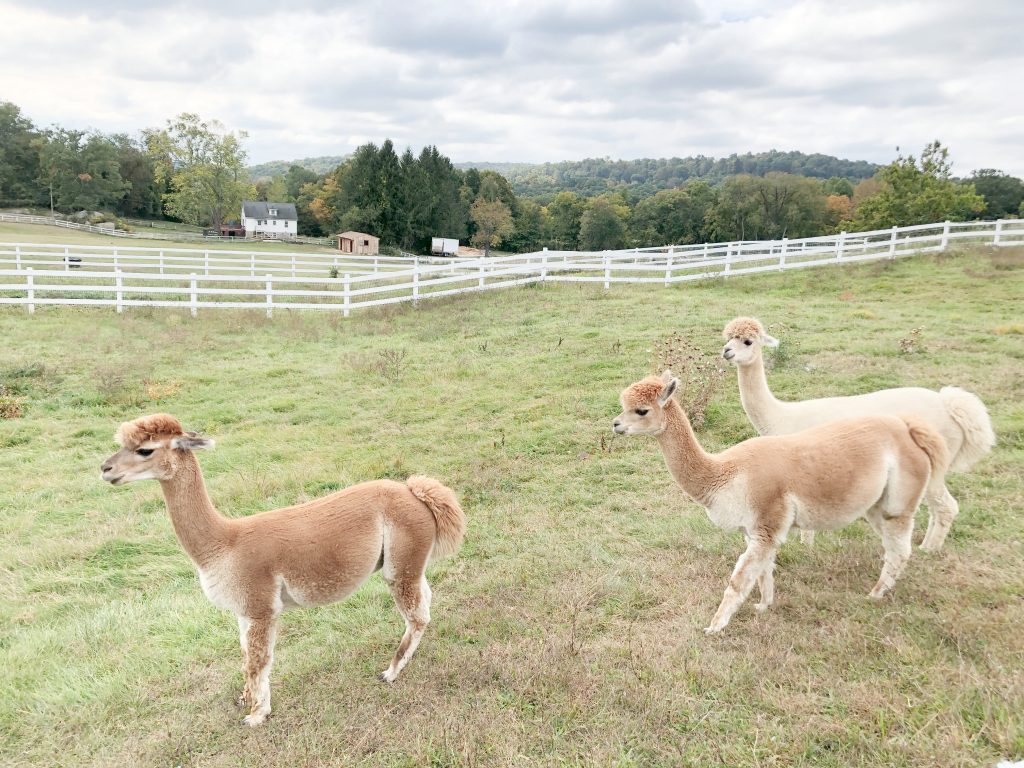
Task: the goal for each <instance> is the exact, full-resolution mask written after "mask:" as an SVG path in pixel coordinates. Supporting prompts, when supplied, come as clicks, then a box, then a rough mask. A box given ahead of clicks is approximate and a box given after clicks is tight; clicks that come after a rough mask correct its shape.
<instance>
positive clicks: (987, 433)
mask: <svg viewBox="0 0 1024 768" xmlns="http://www.w3.org/2000/svg"><path fill="white" fill-rule="evenodd" d="M723 335H724V336H725V348H724V349H723V350H722V357H724V358H725V359H726V360H728V361H730V362H732V363H733V364H735V366H736V373H737V376H738V378H739V384H740V400H741V401H742V403H743V410H744V411H746V413H747V417H748V418H749V419H750V423H751V424H753V425H754V429H756V430H757V432H758V434H760V435H788V434H791V433H793V432H799V431H800V430H802V429H807V428H808V427H815V426H817V425H819V424H825V423H827V422H829V421H835V420H836V419H849V418H853V417H856V416H874V415H879V414H890V415H893V416H898V415H900V414H904V413H907V414H913V415H915V416H918V417H920V418H921V419H923V420H924V421H926V422H927V423H928V424H930V425H931V426H932V428H934V429H935V430H936V431H937V432H938V433H939V434H941V435H942V437H943V439H944V440H945V441H946V445H947V446H948V447H949V455H950V469H951V470H954V471H960V472H963V471H966V470H967V469H969V468H970V467H971V465H973V464H974V463H975V462H976V461H978V459H980V458H981V457H982V456H984V455H985V454H986V453H988V452H989V451H991V450H992V446H994V445H995V442H996V436H995V433H994V432H993V431H992V422H991V420H990V419H989V416H988V411H986V410H985V405H984V403H982V402H981V400H980V399H979V398H978V396H977V395H974V394H972V393H970V392H967V391H965V390H963V389H960V388H959V387H943V388H942V389H940V390H939V391H938V392H936V391H934V390H931V389H925V388H923V387H897V388H894V389H882V390H879V391H877V392H868V393H866V394H863V395H852V396H848V397H823V398H819V399H816V400H798V401H793V402H784V401H781V400H776V399H775V396H774V395H773V394H772V393H771V390H769V389H768V381H767V379H766V378H765V375H764V361H763V359H762V352H761V349H762V347H764V346H769V347H774V346H778V344H779V342H778V341H776V340H775V339H773V338H772V337H771V336H769V335H768V334H767V333H765V330H764V326H762V325H761V323H760V322H759V321H757V320H755V319H754V318H752V317H737V318H736V319H735V320H732V321H731V322H730V323H729V324H728V325H726V326H725V330H724V332H723ZM925 503H926V504H927V505H928V530H927V531H926V532H925V535H924V539H923V540H922V541H921V549H923V550H926V551H936V550H938V549H939V548H940V547H942V543H943V542H944V541H945V540H946V534H948V533H949V529H950V527H951V526H952V525H953V518H955V517H956V515H957V512H959V510H960V507H959V505H958V504H957V501H956V499H954V498H953V496H952V495H951V494H950V493H949V490H948V489H947V488H946V486H945V484H943V485H935V484H933V485H931V486H930V487H929V492H928V493H927V495H926V496H925ZM800 536H801V539H802V540H803V541H804V542H805V543H807V544H810V543H812V542H813V541H814V532H813V531H801V533H800Z"/></svg>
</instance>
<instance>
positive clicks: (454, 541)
mask: <svg viewBox="0 0 1024 768" xmlns="http://www.w3.org/2000/svg"><path fill="white" fill-rule="evenodd" d="M405 484H406V486H408V488H409V490H410V491H411V492H412V495H413V496H415V497H416V498H417V499H419V500H420V501H422V502H423V503H424V504H426V505H427V509H429V510H430V511H431V513H433V515H434V522H435V524H436V525H437V533H436V534H435V536H434V550H433V551H432V552H431V553H430V559H431V560H437V559H438V558H441V557H447V556H448V555H454V554H455V553H456V552H458V551H459V547H460V546H462V537H463V536H464V535H465V533H466V515H465V513H464V512H463V511H462V507H460V506H459V500H458V499H457V498H455V492H454V491H453V490H452V489H451V488H449V487H447V486H445V485H442V484H441V483H440V482H438V481H437V480H435V479H434V478H432V477H425V476H423V475H413V476H412V477H410V478H409V479H408V480H406V481H405Z"/></svg>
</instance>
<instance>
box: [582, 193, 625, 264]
mask: <svg viewBox="0 0 1024 768" xmlns="http://www.w3.org/2000/svg"><path fill="white" fill-rule="evenodd" d="M628 216H629V206H627V205H626V203H625V201H624V200H622V198H620V197H617V196H610V195H602V196H601V197H595V198H593V199H591V200H590V202H589V203H588V204H587V209H586V210H585V211H584V212H583V217H582V218H581V219H580V247H581V248H582V249H583V250H585V251H604V250H609V249H613V248H624V247H625V245H626V219H627V217H628Z"/></svg>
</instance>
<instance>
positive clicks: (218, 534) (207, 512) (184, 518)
mask: <svg viewBox="0 0 1024 768" xmlns="http://www.w3.org/2000/svg"><path fill="white" fill-rule="evenodd" d="M160 487H161V489H162V490H163V492H164V500H165V501H166V502H167V511H168V513H170V516H171V524H172V525H173V526H174V533H175V534H176V535H177V537H178V541H179V542H181V546H182V548H183V549H184V550H185V552H186V553H187V554H188V556H189V557H190V558H192V561H193V562H194V563H195V564H196V565H197V566H199V567H200V568H202V567H204V566H205V565H207V564H208V563H209V562H210V561H211V560H213V559H214V558H215V557H216V556H217V555H218V554H219V553H220V552H221V551H222V550H223V548H224V545H225V542H226V540H227V535H228V528H229V523H228V521H227V520H226V519H225V518H223V517H221V515H220V514H219V513H218V512H217V510H216V509H215V508H214V506H213V502H211V501H210V497H209V496H208V495H207V493H206V484H205V483H204V482H203V472H202V470H201V469H200V468H199V462H198V461H197V460H196V457H195V456H194V455H193V454H192V453H191V452H185V455H184V456H183V457H182V458H181V464H180V466H179V467H178V470H177V472H175V475H174V478H173V479H171V480H161V481H160Z"/></svg>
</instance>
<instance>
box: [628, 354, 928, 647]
mask: <svg viewBox="0 0 1024 768" xmlns="http://www.w3.org/2000/svg"><path fill="white" fill-rule="evenodd" d="M678 383H679V381H678V380H677V379H675V378H674V377H673V376H672V373H671V372H670V371H665V373H664V374H662V376H661V378H659V377H657V376H648V377H647V378H646V379H643V380H641V381H638V382H636V383H635V384H633V385H631V386H629V387H627V388H626V389H625V390H624V391H623V392H622V396H621V402H622V413H621V414H619V417H618V418H617V419H615V422H614V424H613V427H614V429H615V432H616V433H617V434H622V435H653V436H655V437H657V439H658V443H659V444H660V445H661V450H662V453H663V454H664V456H665V463H666V464H667V465H668V468H669V471H670V472H671V473H672V475H673V477H675V480H676V482H677V483H678V484H679V485H680V486H681V487H682V489H683V490H684V491H686V493H687V494H688V495H689V496H690V497H691V498H692V499H693V500H694V501H696V502H697V503H698V504H700V505H701V506H703V507H704V508H705V509H706V510H707V513H708V517H709V518H711V521H712V522H713V523H715V524H716V525H718V526H719V527H721V528H725V529H737V528H738V529H740V530H742V531H743V535H744V536H745V538H746V540H747V549H746V551H745V552H744V553H743V554H742V555H741V556H740V559H739V560H738V561H737V562H736V568H735V569H734V570H733V573H732V577H731V578H730V579H729V586H728V588H727V589H726V590H725V595H724V596H723V597H722V602H721V604H720V605H719V606H718V611H717V612H716V613H715V616H714V618H713V619H712V620H711V624H710V625H709V626H708V627H707V628H706V629H705V630H704V631H705V632H707V633H712V632H720V631H721V630H722V629H723V628H725V625H726V624H728V623H729V619H730V618H731V617H732V615H733V614H734V613H735V612H736V609H737V608H739V607H740V605H741V604H742V603H743V601H744V600H745V599H746V597H747V595H748V594H749V593H750V590H751V589H752V588H753V585H754V582H755V581H756V582H757V584H758V587H759V588H760V592H761V602H760V603H759V604H758V606H757V608H758V610H762V611H763V610H766V609H767V608H768V606H770V605H771V603H772V599H773V597H774V590H775V584H774V579H773V576H772V570H773V568H774V567H775V555H776V554H777V553H778V551H779V547H780V546H781V545H782V542H784V541H785V540H786V535H787V534H788V533H789V529H790V528H792V527H798V528H800V530H802V531H806V530H810V531H813V530H831V529H836V528H841V527H843V526H845V525H849V524H850V523H852V522H853V521H854V520H857V519H858V518H861V517H863V518H865V519H866V520H867V521H868V522H869V523H870V524H871V527H872V528H874V529H875V531H876V532H877V533H878V534H879V536H881V537H882V545H883V547H884V548H885V564H884V565H883V567H882V573H881V576H879V578H878V583H877V584H875V587H874V589H872V590H871V592H870V596H871V597H874V598H880V597H882V596H883V595H885V593H886V592H887V591H888V590H890V589H892V587H893V585H894V584H895V583H896V579H898V578H899V576H900V573H901V572H902V571H903V568H904V566H905V565H906V563H907V560H908V558H909V557H910V551H911V546H910V537H911V534H912V533H913V530H914V512H915V511H916V510H917V506H918V504H920V502H921V497H922V496H923V495H924V492H925V489H926V488H928V487H931V486H933V485H937V486H939V487H941V486H942V481H943V472H944V470H945V467H946V462H947V461H948V452H947V450H946V444H945V442H944V441H943V440H942V437H941V436H940V435H939V434H938V433H937V432H936V431H935V430H934V429H932V428H931V427H930V426H928V425H927V424H926V423H925V422H924V421H922V420H920V419H917V418H915V417H913V416H906V417H903V418H897V417H895V416H871V417H865V418H860V419H845V420H843V421H836V422H833V423H831V424H825V425H822V426H819V427H814V428H812V429H808V430H806V431H804V432H798V433H796V434H793V435H784V436H782V437H755V438H752V439H750V440H746V441H745V442H742V443H739V444H738V445H734V446H732V447H731V448H728V449H726V450H724V451H722V452H721V453H718V454H709V453H706V452H705V451H704V449H703V448H701V446H700V444H699V443H698V442H697V438H696V437H695V436H694V434H693V429H691V427H690V422H689V420H688V419H687V418H686V413H685V412H684V411H683V409H682V407H681V406H680V405H679V403H677V402H676V401H675V400H673V399H672V393H673V392H675V389H676V386H677V385H678Z"/></svg>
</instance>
